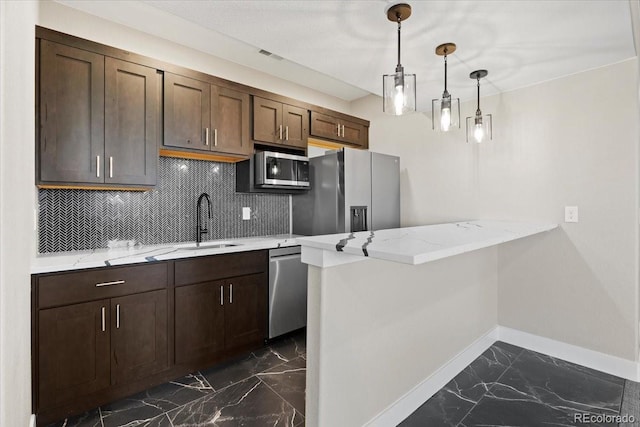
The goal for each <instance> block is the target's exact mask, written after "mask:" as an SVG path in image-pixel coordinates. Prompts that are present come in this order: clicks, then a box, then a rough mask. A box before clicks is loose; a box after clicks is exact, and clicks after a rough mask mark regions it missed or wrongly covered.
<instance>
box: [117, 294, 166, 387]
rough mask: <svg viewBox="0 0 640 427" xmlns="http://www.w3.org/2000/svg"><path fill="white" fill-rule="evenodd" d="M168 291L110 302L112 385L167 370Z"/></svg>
mask: <svg viewBox="0 0 640 427" xmlns="http://www.w3.org/2000/svg"><path fill="white" fill-rule="evenodd" d="M167 335H168V331H167V291H166V290H159V291H153V292H145V293H142V294H135V295H129V296H125V297H119V298H112V299H111V350H112V351H111V361H112V365H111V366H112V369H111V383H112V384H121V383H125V382H130V381H133V380H136V379H140V378H144V377H147V376H150V375H152V374H154V373H156V372H160V371H162V370H164V369H166V368H167V367H168V363H169V358H168V356H169V351H168V350H169V347H168V344H167Z"/></svg>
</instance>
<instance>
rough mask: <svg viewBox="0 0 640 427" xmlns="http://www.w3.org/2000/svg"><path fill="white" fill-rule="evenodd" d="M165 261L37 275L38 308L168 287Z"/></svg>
mask: <svg viewBox="0 0 640 427" xmlns="http://www.w3.org/2000/svg"><path fill="white" fill-rule="evenodd" d="M167 276H168V274H167V263H165V262H160V263H152V264H144V265H135V266H126V267H104V268H97V269H95V270H88V271H77V272H72V273H61V274H54V275H47V276H39V277H38V279H37V282H38V307H39V308H44V307H52V306H57V305H64V304H73V303H77V302H84V301H91V300H95V299H103V298H111V297H117V296H121V295H128V294H133V293H138V292H145V291H150V290H154V289H163V288H166V287H167Z"/></svg>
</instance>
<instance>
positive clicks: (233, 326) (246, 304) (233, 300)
mask: <svg viewBox="0 0 640 427" xmlns="http://www.w3.org/2000/svg"><path fill="white" fill-rule="evenodd" d="M227 283H228V286H227V289H229V299H228V300H227V301H225V306H224V307H225V308H224V331H225V337H224V345H225V347H226V348H228V349H229V348H236V347H242V346H245V345H247V344H250V343H251V342H256V340H257V341H260V340H262V339H264V337H265V336H266V327H267V321H266V319H267V311H266V310H267V304H268V303H267V299H268V295H267V289H266V286H265V285H266V283H265V278H264V275H263V274H251V275H248V276H240V277H234V278H233V279H228V280H227ZM227 302H228V304H227Z"/></svg>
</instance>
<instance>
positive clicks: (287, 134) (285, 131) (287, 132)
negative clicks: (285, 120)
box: [284, 126, 289, 141]
mask: <svg viewBox="0 0 640 427" xmlns="http://www.w3.org/2000/svg"><path fill="white" fill-rule="evenodd" d="M284 137H285V139H286V140H287V141H288V140H289V126H285V128H284Z"/></svg>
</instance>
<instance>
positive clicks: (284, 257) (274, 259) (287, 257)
mask: <svg viewBox="0 0 640 427" xmlns="http://www.w3.org/2000/svg"><path fill="white" fill-rule="evenodd" d="M290 259H298V260H299V259H300V254H293V255H278V256H272V257H271V258H270V259H269V262H279V261H288V260H290Z"/></svg>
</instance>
